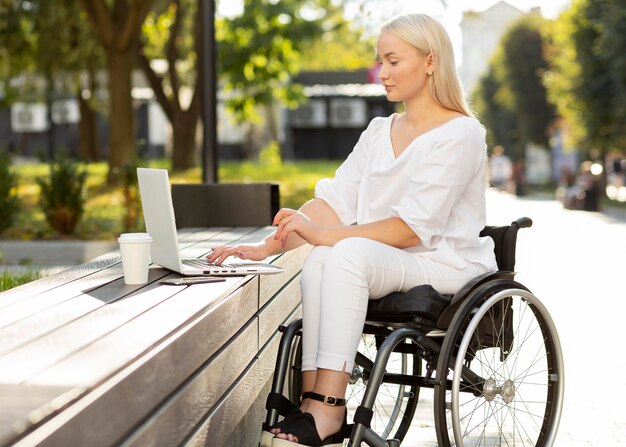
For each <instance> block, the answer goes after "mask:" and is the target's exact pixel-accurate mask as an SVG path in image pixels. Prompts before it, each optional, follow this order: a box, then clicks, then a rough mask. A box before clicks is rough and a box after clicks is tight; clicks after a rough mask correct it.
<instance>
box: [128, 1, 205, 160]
mask: <svg viewBox="0 0 626 447" xmlns="http://www.w3.org/2000/svg"><path fill="white" fill-rule="evenodd" d="M161 3H162V4H161ZM161 3H160V4H158V5H157V7H156V8H155V9H154V10H153V11H152V12H151V13H150V14H149V16H148V18H147V20H146V23H145V24H144V26H143V33H142V34H143V36H142V40H141V42H140V48H139V62H140V65H141V68H142V69H143V71H144V73H145V74H146V77H147V79H148V81H149V83H150V86H151V87H152V90H153V91H154V93H155V96H156V99H157V101H158V102H159V104H160V106H161V108H162V109H163V112H164V113H165V115H166V116H167V118H168V120H169V121H170V123H171V125H172V133H173V153H172V168H173V169H187V168H190V167H192V166H194V164H195V155H196V128H197V125H198V117H199V114H200V85H199V81H200V78H199V76H197V68H198V67H197V65H198V64H197V61H198V53H199V51H198V47H199V44H200V35H199V27H200V22H199V18H200V14H199V13H198V3H199V2H197V1H191V0H171V1H167V2H161ZM159 56H165V60H166V61H167V64H166V65H167V69H166V70H165V71H164V72H163V73H157V72H156V71H155V70H154V68H153V66H152V65H151V62H150V61H151V60H154V59H157V58H159ZM183 90H185V91H186V92H187V93H188V94H187V96H189V97H190V99H189V100H187V101H184V99H183V95H182V92H183Z"/></svg>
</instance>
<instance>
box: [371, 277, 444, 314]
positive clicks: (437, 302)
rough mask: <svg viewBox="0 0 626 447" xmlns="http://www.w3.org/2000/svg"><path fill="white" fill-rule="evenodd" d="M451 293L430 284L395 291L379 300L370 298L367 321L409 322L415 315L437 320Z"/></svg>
mask: <svg viewBox="0 0 626 447" xmlns="http://www.w3.org/2000/svg"><path fill="white" fill-rule="evenodd" d="M451 299H452V295H442V294H441V293H439V292H437V291H436V290H435V289H434V288H433V287H432V286H430V285H422V286H417V287H413V288H412V289H410V290H408V291H406V292H395V293H392V294H389V295H387V296H385V297H383V298H381V299H379V300H370V301H369V304H368V308H367V317H366V320H367V321H375V322H390V323H410V322H412V321H413V320H414V319H415V318H416V317H418V318H426V319H428V320H432V321H437V319H438V318H439V315H441V313H442V312H443V311H444V309H445V308H446V307H448V305H449V304H450V300H451Z"/></svg>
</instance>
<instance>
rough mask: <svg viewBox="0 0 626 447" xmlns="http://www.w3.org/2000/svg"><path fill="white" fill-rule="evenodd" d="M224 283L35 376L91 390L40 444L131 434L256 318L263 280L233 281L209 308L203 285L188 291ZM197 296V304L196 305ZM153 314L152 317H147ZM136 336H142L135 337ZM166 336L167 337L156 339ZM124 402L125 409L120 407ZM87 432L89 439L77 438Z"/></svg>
mask: <svg viewBox="0 0 626 447" xmlns="http://www.w3.org/2000/svg"><path fill="white" fill-rule="evenodd" d="M232 283H233V284H236V281H233V282H232ZM218 284H220V285H223V283H213V284H199V285H194V286H190V287H187V288H186V289H185V290H183V291H181V293H179V294H177V295H175V296H174V297H172V299H170V300H166V301H165V302H164V303H162V304H161V305H159V306H157V307H156V308H154V309H151V310H150V311H148V312H146V313H145V314H143V315H141V316H140V317H138V318H136V319H134V320H133V321H132V322H130V323H129V324H127V325H124V326H123V327H122V328H120V329H119V330H117V331H115V332H114V333H113V334H109V335H107V336H106V337H105V338H104V339H101V340H99V341H98V342H96V343H94V344H92V345H90V346H89V347H88V348H87V349H86V350H84V351H83V352H81V353H78V355H75V356H72V357H70V358H69V359H68V360H67V361H64V362H61V364H59V365H56V366H55V367H53V368H51V369H49V370H48V371H47V372H46V373H44V374H42V375H40V376H38V377H35V378H34V379H32V380H31V381H30V382H29V384H44V383H45V384H48V385H51V384H57V385H59V384H68V385H73V386H75V387H77V388H78V389H79V390H80V389H81V387H82V385H81V382H85V384H87V386H88V387H89V388H90V390H91V392H88V393H87V394H85V393H83V395H82V396H77V397H80V399H79V400H78V401H76V402H75V403H74V404H73V405H71V406H70V407H69V408H67V409H65V410H64V411H63V413H62V414H60V415H58V416H57V417H55V418H53V419H52V420H51V421H49V422H48V423H47V424H46V426H47V427H43V429H42V430H41V431H39V430H36V431H35V432H33V433H32V434H31V435H29V438H30V439H31V440H32V441H33V442H36V443H39V445H41V446H46V445H102V444H109V443H110V442H111V441H110V439H111V437H112V436H113V434H114V433H118V434H119V433H126V432H128V430H129V429H130V428H131V427H133V426H134V425H136V424H137V423H138V422H139V421H141V420H143V419H144V418H145V417H146V415H147V414H148V413H149V412H150V411H151V409H152V408H154V407H155V406H156V405H157V404H158V403H159V402H161V401H162V400H163V399H165V398H166V397H167V396H168V395H169V394H170V393H171V390H173V389H175V388H177V387H178V386H179V385H180V384H181V383H183V382H184V381H185V380H187V378H188V377H189V376H190V375H191V374H193V372H194V371H196V370H197V369H198V368H199V367H200V366H201V365H202V364H203V363H204V362H206V361H207V359H208V358H210V357H211V356H213V355H215V353H216V352H218V350H219V349H220V348H221V347H222V346H223V345H224V344H225V343H226V342H227V341H228V339H229V338H231V337H232V336H233V335H235V334H236V333H237V331H238V330H239V329H240V328H241V327H242V326H243V324H242V322H241V320H242V319H243V318H245V316H246V315H248V319H249V318H254V317H253V316H254V312H255V311H256V305H255V300H254V299H251V294H252V295H255V294H256V293H258V282H257V278H252V280H251V281H248V282H247V283H246V284H245V285H244V286H243V287H235V288H234V289H235V290H234V291H233V290H232V289H233V288H232V287H231V288H230V289H231V290H230V291H229V292H231V293H230V294H229V295H230V296H229V297H228V299H220V300H215V301H216V302H213V303H212V305H211V306H204V308H202V306H200V304H201V303H200V302H204V303H205V304H206V303H207V301H208V300H207V299H202V298H200V297H199V296H198V295H201V293H200V292H201V291H200V290H198V289H196V292H194V293H189V291H192V289H193V288H202V287H205V286H215V285H218ZM225 290H226V289H225ZM185 292H187V293H185ZM252 298H253V297H252ZM193 301H196V302H197V303H196V306H193ZM180 307H187V310H191V309H192V308H195V309H200V311H199V312H195V313H194V315H193V316H192V317H191V318H187V319H186V320H185V321H182V320H183V318H184V317H183V316H184V315H188V312H177V311H176V309H177V308H180ZM151 314H152V315H151ZM154 314H157V315H154ZM148 315H149V317H150V318H148V320H149V321H140V320H145V319H146V318H144V317H145V316H148ZM250 316H252V317H250ZM140 323H144V324H140ZM145 323H147V324H145ZM183 323H186V324H183ZM244 323H245V320H244ZM175 324H178V326H179V327H178V328H177V329H178V331H173V329H175V328H174V325H175ZM133 334H136V336H135V337H134V338H133V337H132V335H133ZM162 334H167V335H166V336H165V337H163V335H162ZM159 337H161V339H160V342H159V343H156V344H154V342H155V341H156V340H159ZM130 345H132V347H131V346H130ZM140 354H141V355H140ZM103 365H106V366H107V367H106V368H103ZM80 369H85V370H87V375H85V374H83V371H78V370H80ZM74 372H75V374H74V376H72V373H74ZM67 376H70V377H69V378H68V377H67ZM2 381H3V380H2V379H0V382H2ZM96 385H97V387H95V386H96ZM121 402H123V411H119V405H120V403H121ZM50 416H53V415H52V414H51V415H50ZM103 420H106V421H107V422H106V424H105V425H104V426H103V424H102V423H101V422H100V421H103ZM50 427H52V428H50ZM61 428H62V429H61ZM83 436H85V437H87V438H88V439H89V441H88V442H86V443H82V442H78V444H74V443H73V441H75V440H76V439H79V438H80V439H82V437H83Z"/></svg>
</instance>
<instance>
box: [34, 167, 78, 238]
mask: <svg viewBox="0 0 626 447" xmlns="http://www.w3.org/2000/svg"><path fill="white" fill-rule="evenodd" d="M86 176H87V173H86V171H85V170H80V169H79V167H78V165H77V164H76V163H73V162H72V161H70V160H69V159H68V158H65V157H61V158H59V159H58V160H57V161H56V162H54V163H52V164H51V166H50V177H49V178H48V179H43V178H39V179H37V184H38V185H39V188H40V189H41V193H40V204H41V208H42V210H43V212H44V215H45V216H46V220H47V222H48V224H49V225H50V226H51V227H52V228H53V229H55V230H56V231H58V232H59V233H60V234H62V235H67V234H72V233H73V232H74V230H75V229H76V225H77V224H78V222H79V221H80V219H81V217H82V215H83V211H84V204H85V194H84V188H85V180H86Z"/></svg>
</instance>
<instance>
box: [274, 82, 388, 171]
mask: <svg viewBox="0 0 626 447" xmlns="http://www.w3.org/2000/svg"><path fill="white" fill-rule="evenodd" d="M295 81H296V82H298V83H300V84H302V85H303V86H304V94H305V95H306V96H307V99H308V100H307V102H306V103H304V104H302V105H301V106H299V107H298V108H297V109H295V110H292V111H290V113H289V115H288V121H287V122H288V124H287V127H288V129H287V134H288V136H289V138H288V141H286V145H285V149H286V151H285V152H287V153H288V155H291V156H292V157H293V158H295V159H331V160H341V159H344V158H346V157H347V156H348V154H349V153H350V152H351V151H352V149H353V148H354V145H355V144H356V143H357V141H358V139H359V136H360V135H361V132H363V130H365V128H366V127H367V125H368V124H369V122H370V120H371V119H372V118H374V117H376V116H388V115H390V114H391V113H393V112H394V110H395V106H394V105H393V104H392V103H390V102H389V101H387V97H386V94H385V89H384V87H383V86H382V85H381V84H379V83H372V82H371V81H372V79H371V74H370V73H369V72H368V71H367V70H359V71H351V72H308V73H307V72H305V73H301V74H300V75H298V76H297V77H296V79H295ZM289 152H291V153H289Z"/></svg>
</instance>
